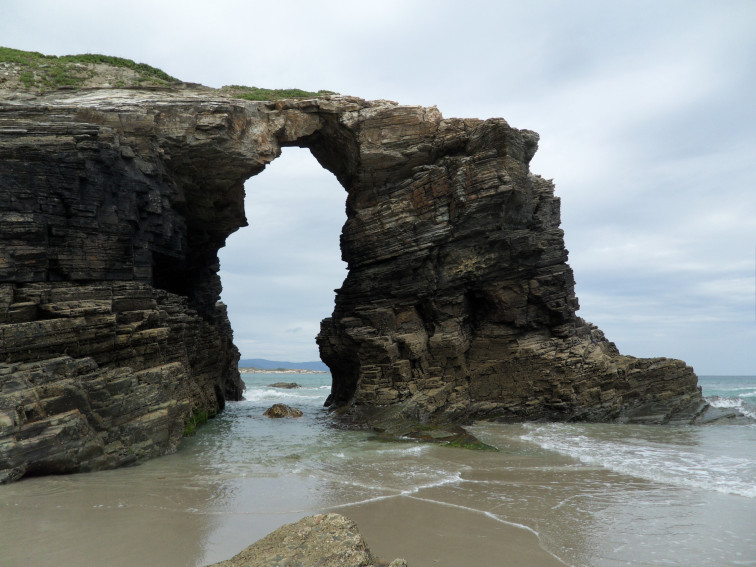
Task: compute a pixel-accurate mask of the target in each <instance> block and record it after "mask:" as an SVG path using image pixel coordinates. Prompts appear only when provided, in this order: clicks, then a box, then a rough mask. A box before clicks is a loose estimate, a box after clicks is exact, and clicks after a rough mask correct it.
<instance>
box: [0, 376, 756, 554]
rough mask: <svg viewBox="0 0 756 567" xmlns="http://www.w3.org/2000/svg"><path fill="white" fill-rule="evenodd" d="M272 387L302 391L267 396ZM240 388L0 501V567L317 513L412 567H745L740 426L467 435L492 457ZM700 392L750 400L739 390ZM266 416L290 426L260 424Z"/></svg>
mask: <svg viewBox="0 0 756 567" xmlns="http://www.w3.org/2000/svg"><path fill="white" fill-rule="evenodd" d="M282 378H283V379H284V380H292V381H297V382H298V383H300V384H302V385H303V386H304V387H303V388H301V389H296V390H284V389H279V388H270V387H268V386H267V384H270V383H273V382H278V381H281V379H282ZM245 380H246V381H247V383H248V390H247V393H246V397H247V400H246V401H244V402H238V403H230V404H228V407H227V410H226V411H225V412H224V413H223V414H222V415H220V416H219V417H217V418H216V419H214V420H212V421H211V422H210V423H209V424H208V425H207V426H205V427H203V428H201V429H200V430H199V432H198V433H197V435H195V436H194V437H192V438H189V439H186V440H185V441H184V443H183V444H182V448H181V449H180V450H179V452H178V453H176V454H175V455H170V456H167V457H163V458H160V459H155V460H152V461H149V462H147V463H144V464H142V465H140V466H137V467H132V468H127V469H121V470H116V471H105V472H100V473H92V474H82V475H71V476H63V477H46V478H33V479H27V480H23V481H21V482H19V483H16V484H12V485H8V486H2V487H0V550H2V555H0V564H2V565H8V566H16V565H19V566H20V565H46V564H55V565H62V566H66V565H79V564H103V565H104V564H107V565H114V566H118V565H135V564H136V565H166V566H171V565H176V566H179V565H181V566H184V565H205V564H207V563H210V562H214V561H219V560H222V559H226V558H229V557H231V556H232V555H234V554H235V553H237V552H238V551H240V550H241V549H243V548H244V547H246V546H247V545H249V544H250V543H252V542H253V541H255V540H257V539H259V538H260V537H262V536H264V535H265V534H267V533H269V532H270V531H272V530H273V529H275V528H276V527H278V526H280V525H282V524H285V523H288V522H291V521H295V520H297V519H299V518H301V517H303V516H305V515H308V514H312V513H316V512H323V511H331V510H332V511H337V512H341V513H344V514H345V515H348V516H349V515H352V516H355V519H356V520H357V521H358V524H359V525H360V527H361V528H363V534H364V535H365V537H366V539H367V541H368V544H369V545H370V546H371V548H372V549H373V551H374V552H376V553H377V554H379V555H382V556H384V557H385V558H388V559H391V558H393V557H399V556H403V557H405V558H407V559H408V560H409V561H410V565H412V566H413V567H420V566H422V565H434V566H436V565H439V566H440V565H459V564H460V559H459V557H460V556H454V552H455V551H454V550H452V549H451V547H450V546H454V548H455V549H458V548H459V547H460V546H464V545H465V542H467V543H468V544H469V550H463V553H462V557H465V558H466V560H465V562H464V564H466V565H470V566H475V565H490V564H501V565H506V564H507V560H506V556H503V555H502V551H501V549H507V546H510V547H512V546H515V545H517V542H518V541H519V540H520V539H522V541H526V539H527V538H532V540H533V542H534V543H533V546H534V547H535V546H537V545H540V547H541V548H542V549H543V550H546V552H547V553H543V552H541V553H542V555H543V557H546V558H547V559H549V560H550V561H554V559H553V556H556V557H558V558H560V559H561V560H562V561H564V562H565V563H566V564H568V565H574V566H578V565H586V566H594V565H595V566H604V565H606V566H614V565H617V566H619V565H654V566H655V565H659V566H662V565H733V566H734V565H756V535H754V534H756V491H755V490H754V487H755V486H756V427H754V426H709V427H648V426H645V427H644V426H616V425H597V424H582V425H575V424H520V425H501V424H478V425H476V426H474V427H472V430H473V431H474V433H476V434H477V435H478V436H480V437H481V438H482V439H483V440H484V441H486V442H488V443H490V444H492V445H494V446H496V447H498V449H499V451H498V452H495V453H494V452H475V451H466V450H460V449H450V448H446V447H440V446H435V445H433V446H432V445H421V444H416V443H413V442H406V443H405V442H380V441H376V440H374V439H372V438H371V437H372V436H371V434H369V433H367V432H358V431H345V430H340V429H335V428H333V427H330V426H329V421H328V419H327V414H326V413H325V411H324V410H323V409H322V403H323V400H324V399H325V397H326V395H327V394H328V392H329V389H330V375H323V374H319V375H318V374H316V375H292V376H283V377H282V376H281V375H264V374H252V375H249V374H248V375H245ZM701 382H702V384H703V386H704V394H705V395H707V396H712V399H713V400H714V401H715V403H719V404H731V405H736V404H740V407H741V408H745V409H746V410H748V411H750V408H751V407H752V406H749V405H748V404H749V403H750V400H754V401H756V398H754V397H753V396H749V394H750V393H751V392H756V378H754V377H750V378H749V377H745V378H743V379H740V380H735V381H734V382H733V381H732V380H729V382H728V381H727V380H724V379H717V378H712V379H711V380H710V381H709V379H708V378H702V380H701ZM707 384H712V385H713V386H712V387H711V388H710V387H709V386H708V385H707ZM712 392H714V393H712ZM738 400H742V401H738ZM276 402H283V403H287V404H289V405H292V406H294V407H298V408H300V409H302V410H303V411H304V414H305V415H304V417H302V418H300V419H286V420H271V419H268V418H266V417H263V416H262V412H263V411H264V410H265V409H266V408H267V407H269V406H270V405H272V404H273V403H276ZM743 404H745V405H743ZM497 526H499V527H498V528H497ZM518 526H519V527H521V529H519V530H518V529H516V528H517V527H518ZM392 530H394V531H393V532H392ZM498 533H500V534H501V537H497V534H498ZM513 534H514V535H513ZM518 534H519V535H518ZM401 536H405V537H404V538H402V537H401ZM502 540H504V541H502ZM527 541H530V540H527ZM444 546H447V547H448V549H447V548H445V547H444ZM492 558H493V559H492ZM492 561H493V562H492ZM533 561H537V560H535V559H534V560H533ZM544 561H545V560H544ZM531 564H535V563H531ZM543 564H546V563H545V562H544V563H543Z"/></svg>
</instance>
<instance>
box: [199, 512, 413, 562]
mask: <svg viewBox="0 0 756 567" xmlns="http://www.w3.org/2000/svg"><path fill="white" fill-rule="evenodd" d="M378 565H387V563H386V562H384V561H380V560H378V559H376V558H374V557H373V556H372V554H371V553H370V550H369V549H368V547H367V544H366V543H365V540H364V539H363V538H362V535H360V532H359V530H358V528H357V525H356V524H355V523H354V522H353V521H351V520H350V519H349V518H346V517H344V516H342V515H340V514H319V515H316V516H308V517H307V518H303V519H302V520H300V521H298V522H295V523H293V524H288V525H286V526H283V527H281V528H279V529H277V530H276V531H274V532H273V533H271V534H269V535H267V536H266V537H264V538H263V539H261V540H260V541H258V542H257V543H254V544H252V545H250V546H249V547H248V548H246V549H245V550H244V551H242V552H241V553H239V554H238V555H235V556H234V557H233V558H231V559H229V560H228V561H222V562H220V563H214V564H213V565H212V566H210V567H377V566H378ZM389 567H407V563H406V562H405V561H404V560H402V559H396V560H394V561H392V562H391V563H390V565H389Z"/></svg>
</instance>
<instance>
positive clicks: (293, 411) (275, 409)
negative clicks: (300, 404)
mask: <svg viewBox="0 0 756 567" xmlns="http://www.w3.org/2000/svg"><path fill="white" fill-rule="evenodd" d="M263 415H265V416H267V417H273V418H279V417H302V410H299V409H297V408H293V407H290V406H287V405H286V404H273V405H272V406H270V407H269V408H268V409H266V410H265V412H264V413H263Z"/></svg>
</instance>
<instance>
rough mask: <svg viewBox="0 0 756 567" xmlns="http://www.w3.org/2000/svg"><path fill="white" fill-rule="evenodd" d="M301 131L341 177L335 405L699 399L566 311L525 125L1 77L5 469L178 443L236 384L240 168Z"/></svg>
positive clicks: (367, 106) (329, 326)
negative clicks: (7, 82)
mask: <svg viewBox="0 0 756 567" xmlns="http://www.w3.org/2000/svg"><path fill="white" fill-rule="evenodd" d="M294 145H296V146H301V147H306V148H309V149H310V151H311V152H312V154H313V155H314V156H315V158H316V159H317V160H318V161H319V162H320V164H321V165H322V166H323V167H325V168H326V169H328V170H330V171H331V172H333V173H334V174H335V175H336V177H337V178H338V180H339V182H340V183H341V185H342V186H343V187H344V188H345V189H346V213H347V219H346V224H345V225H344V228H343V232H342V237H341V249H342V256H343V259H344V260H345V261H346V262H347V264H348V269H349V273H348V276H347V278H346V280H345V282H344V284H343V286H342V287H341V288H340V289H339V290H337V296H336V305H335V308H334V311H333V315H332V316H331V317H329V318H327V319H325V320H324V321H323V323H322V326H321V331H320V334H319V335H318V338H317V341H318V344H319V347H320V352H321V356H322V358H323V360H324V361H325V362H326V363H327V364H328V365H329V367H330V368H331V371H332V374H333V389H332V394H331V396H330V397H329V402H328V403H329V404H330V405H331V406H333V407H337V408H340V409H341V411H343V412H346V413H349V414H351V415H355V416H359V415H369V414H371V412H373V411H374V410H375V408H385V407H390V408H392V409H393V410H394V411H395V412H396V414H397V415H399V414H401V415H402V416H404V417H406V418H409V419H413V420H417V421H423V422H429V421H462V420H469V419H473V418H480V417H487V418H497V419H518V420H519V419H558V420H569V419H582V420H620V421H642V422H668V421H690V420H692V419H695V418H696V416H697V415H698V414H699V413H700V412H701V411H702V410H703V409H704V408H705V403H704V402H703V400H702V398H701V395H700V391H699V389H698V387H697V380H696V377H695V374H694V373H693V371H692V369H691V368H689V367H687V366H686V365H685V364H684V363H682V362H679V361H675V360H668V359H651V360H647V359H637V358H633V357H627V356H622V355H620V354H619V353H618V351H617V349H616V348H615V346H614V345H613V344H612V343H611V342H608V341H607V340H606V339H605V338H604V336H603V334H602V333H601V331H599V330H598V329H596V328H595V327H593V326H592V325H590V324H588V323H585V322H584V321H582V320H581V319H580V318H578V317H577V316H576V315H575V311H576V310H577V308H578V303H577V299H576V297H575V294H574V279H573V274H572V271H571V270H570V268H569V266H568V265H567V263H566V261H567V251H566V250H565V248H564V242H563V235H562V231H561V229H560V228H559V216H560V215H559V199H558V198H557V197H555V196H554V186H553V184H552V183H551V182H550V181H547V180H545V179H543V178H541V177H539V176H537V175H534V174H532V173H531V172H530V170H529V166H528V164H529V162H530V160H531V158H532V157H533V154H534V153H535V151H536V148H537V145H538V135H537V134H535V133H534V132H531V131H528V130H518V129H515V128H512V127H510V126H509V125H508V124H507V122H506V121H504V120H502V119H491V120H485V121H484V120H476V119H444V118H443V117H442V116H441V114H440V112H439V111H438V110H437V109H435V108H423V107H410V106H400V105H397V104H396V103H393V102H389V101H374V102H367V101H364V100H361V99H356V98H352V97H341V96H332V97H325V98H321V99H313V100H298V101H297V100H284V101H277V102H249V101H241V100H232V99H228V98H224V97H221V96H219V95H218V93H217V92H215V91H212V90H211V89H205V88H200V87H183V88H170V89H154V90H138V89H128V90H118V89H92V90H80V91H58V92H53V93H48V94H46V95H29V94H20V93H14V92H9V91H0V227H1V230H0V337H1V342H0V377H1V379H2V381H1V382H0V469H2V470H5V471H6V473H5V475H6V477H14V478H15V477H18V476H21V475H23V474H41V473H45V472H68V471H75V470H90V469H95V468H102V467H109V466H117V465H120V464H124V463H126V462H131V461H134V460H138V459H139V458H142V457H146V456H153V455H156V454H160V453H163V452H166V451H170V450H172V449H173V448H175V446H176V445H177V443H178V441H179V439H180V437H181V431H183V425H184V424H185V423H186V422H187V421H189V420H192V421H193V417H192V416H195V415H198V414H199V415H204V416H206V415H212V414H214V413H215V412H217V411H219V410H220V409H222V407H223V403H224V400H226V399H232V400H233V399H239V397H240V395H241V388H242V383H241V381H240V379H239V374H238V370H237V368H236V364H237V361H238V356H239V355H238V352H237V350H236V348H235V347H234V346H233V343H232V333H231V329H230V326H229V324H228V319H227V317H226V314H225V310H224V308H223V306H222V305H221V304H219V303H218V300H219V297H220V290H221V284H220V280H219V278H218V274H217V272H218V269H219V266H218V256H217V252H218V249H219V248H220V247H221V246H223V244H224V243H225V239H226V237H227V236H228V235H229V234H231V233H232V232H233V231H235V230H237V229H238V228H239V227H240V226H244V225H245V224H246V220H245V217H244V207H243V199H244V188H243V183H244V181H245V180H246V179H247V178H249V177H251V176H253V175H255V174H258V173H260V172H261V171H262V170H263V169H264V167H265V165H266V164H267V163H269V162H270V161H271V160H273V159H275V158H276V157H277V156H278V155H279V154H280V152H281V148H282V147H283V146H294ZM53 453H54V456H51V455H53ZM8 471H10V472H8Z"/></svg>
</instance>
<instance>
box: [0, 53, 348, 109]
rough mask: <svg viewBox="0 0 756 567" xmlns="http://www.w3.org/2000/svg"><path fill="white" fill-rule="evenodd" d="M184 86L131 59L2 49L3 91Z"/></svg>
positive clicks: (248, 90)
mask: <svg viewBox="0 0 756 567" xmlns="http://www.w3.org/2000/svg"><path fill="white" fill-rule="evenodd" d="M179 84H181V81H179V80H178V79H176V78H175V77H171V76H170V75H169V74H167V73H166V72H165V71H161V70H160V69H157V68H155V67H152V66H150V65H147V64H145V63H136V62H135V61H132V60H131V59H124V58H123V57H113V56H110V55H98V54H94V53H84V54H81V55H61V56H60V57H58V56H56V55H44V54H43V53H38V52H36V51H22V50H20V49H12V48H10V47H0V88H3V89H9V90H23V91H32V92H45V91H50V90H56V89H66V88H68V89H76V88H88V87H89V88H92V87H93V88H129V87H131V88H134V87H170V86H174V85H179ZM220 93H221V94H223V95H226V96H230V97H233V98H241V99H245V100H260V101H266V100H280V99H285V98H299V99H304V98H319V97H323V96H327V95H332V94H337V93H335V92H333V91H324V90H321V91H317V92H311V91H304V90H302V89H261V88H258V87H245V86H241V85H229V86H225V87H222V88H221V89H220Z"/></svg>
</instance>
